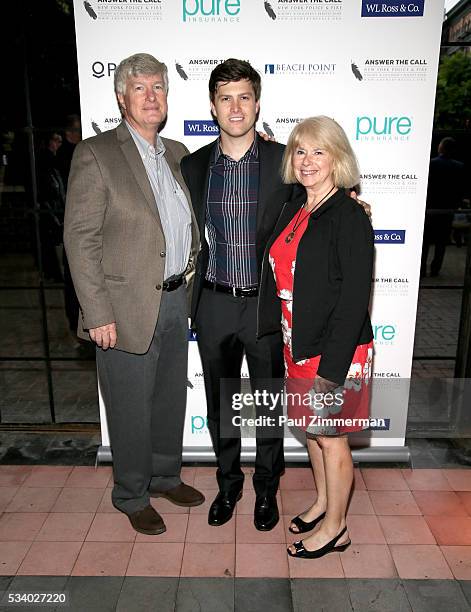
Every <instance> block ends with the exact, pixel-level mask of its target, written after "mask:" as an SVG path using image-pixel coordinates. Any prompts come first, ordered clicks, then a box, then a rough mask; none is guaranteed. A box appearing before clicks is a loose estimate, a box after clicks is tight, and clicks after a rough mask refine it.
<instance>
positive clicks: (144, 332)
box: [64, 53, 204, 534]
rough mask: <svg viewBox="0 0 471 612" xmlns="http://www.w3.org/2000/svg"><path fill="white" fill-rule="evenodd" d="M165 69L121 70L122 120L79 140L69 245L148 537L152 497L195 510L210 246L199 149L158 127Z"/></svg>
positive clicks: (121, 469)
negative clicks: (204, 250)
mask: <svg viewBox="0 0 471 612" xmlns="http://www.w3.org/2000/svg"><path fill="white" fill-rule="evenodd" d="M167 90H168V77H167V68H166V66H165V64H163V63H161V62H159V61H158V60H156V59H155V58H154V57H152V56H151V55H148V54H144V53H139V54H136V55H133V56H131V57H129V58H127V59H125V60H123V61H122V62H121V63H120V65H119V66H118V68H117V70H116V73H115V92H116V96H117V99H118V103H119V106H120V109H121V112H122V115H123V122H122V123H121V124H120V125H119V126H118V127H117V128H116V129H114V130H110V131H108V132H105V133H103V134H100V135H98V136H95V137H93V138H89V139H87V140H84V141H82V142H81V143H80V144H78V145H77V147H76V150H75V153H74V157H73V161H72V168H71V173H70V178H69V186H68V194H67V205H66V215H65V232H64V242H65V247H66V250H67V254H68V257H69V262H70V268H71V272H72V277H73V280H74V284H75V287H76V290H77V295H78V298H79V302H80V309H81V321H80V322H79V336H80V337H82V338H86V337H88V335H89V337H90V338H91V340H92V341H93V342H95V343H96V345H97V348H96V355H97V365H98V375H99V380H100V386H101V390H102V392H103V396H104V399H105V403H106V406H107V414H108V423H109V429H110V438H111V448H112V452H113V474H114V488H113V493H112V499H113V503H114V505H115V507H116V508H118V509H119V510H121V511H122V512H124V513H125V514H127V515H128V517H129V520H130V522H131V524H132V526H133V527H134V529H136V531H139V532H141V533H146V534H158V533H162V532H163V531H165V525H164V522H163V520H162V517H161V516H160V515H159V514H158V513H157V512H156V511H155V510H154V508H153V507H152V506H151V505H150V503H149V497H150V496H154V497H159V496H161V497H165V498H167V499H169V500H170V501H172V502H173V503H175V504H177V505H180V506H196V505H199V504H201V503H203V501H204V497H203V495H202V494H201V493H200V492H198V491H196V489H194V488H193V487H190V486H188V485H186V484H183V483H182V481H181V479H180V468H181V452H182V438H183V425H184V418H185V404H186V375H187V337H188V330H187V316H188V312H187V303H188V302H187V287H186V284H187V283H186V279H187V278H188V276H189V275H190V274H191V273H192V272H193V268H194V260H195V256H196V252H197V248H198V244H199V236H198V230H197V225H196V223H195V221H194V215H193V211H192V209H191V204H190V197H189V193H188V191H187V188H186V186H185V183H184V181H183V179H182V176H181V174H180V169H179V162H180V160H181V158H182V157H183V156H184V155H185V154H187V153H188V151H187V149H186V148H185V147H184V145H182V144H181V143H179V142H175V141H173V140H167V139H164V138H161V137H160V136H159V134H158V132H159V129H160V127H161V126H162V124H163V123H164V121H165V118H166V115H167Z"/></svg>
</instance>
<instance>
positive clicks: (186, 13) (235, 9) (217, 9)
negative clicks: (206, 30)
mask: <svg viewBox="0 0 471 612" xmlns="http://www.w3.org/2000/svg"><path fill="white" fill-rule="evenodd" d="M239 13H240V0H182V17H183V22H184V23H188V22H211V21H215V22H227V21H229V22H230V21H239Z"/></svg>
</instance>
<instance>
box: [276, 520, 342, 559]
mask: <svg viewBox="0 0 471 612" xmlns="http://www.w3.org/2000/svg"><path fill="white" fill-rule="evenodd" d="M346 531H347V527H346V526H345V527H344V528H343V529H342V531H341V532H340V533H339V534H337V535H336V536H335V538H333V539H332V540H330V542H327V544H326V545H325V546H322V548H319V549H317V550H306V549H305V548H304V544H303V541H302V540H299V542H294V543H293V546H294V547H295V549H296V552H295V553H292V552H291V551H290V549H289V548H288V549H287V550H288V555H289V556H290V557H298V558H299V559H319V558H320V557H323V556H324V555H326V554H327V553H330V552H343V551H344V550H345V549H346V548H348V547H349V546H350V544H351V541H350V540H349V541H348V542H346V543H345V544H340V545H339V546H335V545H336V544H337V542H338V541H339V540H340V538H341V537H342V536H343V534H344V533H345V532H346Z"/></svg>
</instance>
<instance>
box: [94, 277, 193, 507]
mask: <svg viewBox="0 0 471 612" xmlns="http://www.w3.org/2000/svg"><path fill="white" fill-rule="evenodd" d="M187 317H188V314H187V295H186V287H185V286H182V287H180V288H179V289H176V290H175V291H172V292H169V293H167V292H163V294H162V301H161V304H160V311H159V318H158V321H157V325H156V328H155V332H154V337H153V339H152V343H151V346H150V348H149V350H148V351H147V353H145V354H144V355H135V354H132V353H126V352H124V351H119V350H116V349H108V350H107V351H103V350H102V349H100V348H97V365H98V376H99V380H100V388H101V391H102V393H103V398H104V400H105V405H106V413H107V420H108V425H109V431H110V441H111V450H112V453H113V475H114V488H113V493H112V499H113V504H114V505H115V506H116V508H118V509H119V510H121V511H122V512H125V513H126V514H131V513H133V512H136V511H137V510H142V509H143V508H144V507H145V506H147V505H148V504H149V488H151V489H153V490H159V491H165V490H168V489H171V488H173V487H176V486H177V485H179V484H180V483H181V479H180V470H181V461H182V442H183V426H184V422H185V408H186V379H187V361H188V319H187ZM118 337H119V326H118Z"/></svg>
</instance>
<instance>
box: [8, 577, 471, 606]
mask: <svg viewBox="0 0 471 612" xmlns="http://www.w3.org/2000/svg"><path fill="white" fill-rule="evenodd" d="M0 588H1V590H0V593H1V594H2V596H3V598H5V597H6V596H7V594H8V593H14V592H54V591H56V592H57V591H59V592H60V591H62V592H65V593H66V595H67V597H68V602H67V606H57V607H56V608H49V607H41V608H39V606H36V608H37V609H41V610H53V609H55V610H68V611H70V612H95V611H96V612H108V611H110V612H111V611H114V610H117V611H119V612H150V611H156V612H213V611H214V612H233V611H235V612H267V611H270V612H272V611H273V612H311V611H315V612H445V611H446V612H469V611H470V610H471V599H470V598H469V597H470V591H471V581H470V582H462V581H461V582H458V581H453V580H400V579H397V580H379V579H376V580H373V579H309V578H298V579H294V580H288V579H276V578H264V579H250V578H235V579H234V578H208V579H205V578H180V579H178V578H139V577H127V578H124V579H123V578H117V577H109V576H103V577H75V576H72V577H70V578H65V577H62V576H54V577H51V576H43V577H31V578H30V577H17V578H15V579H14V580H12V581H10V579H9V578H8V577H3V578H1V579H0ZM2 591H3V593H2ZM2 602H3V600H2ZM28 609H29V610H31V609H33V607H32V606H30V607H24V606H23V607H20V606H16V605H15V606H8V605H1V606H0V611H1V612H4V611H5V612H8V611H10V612H11V611H12V610H28Z"/></svg>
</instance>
